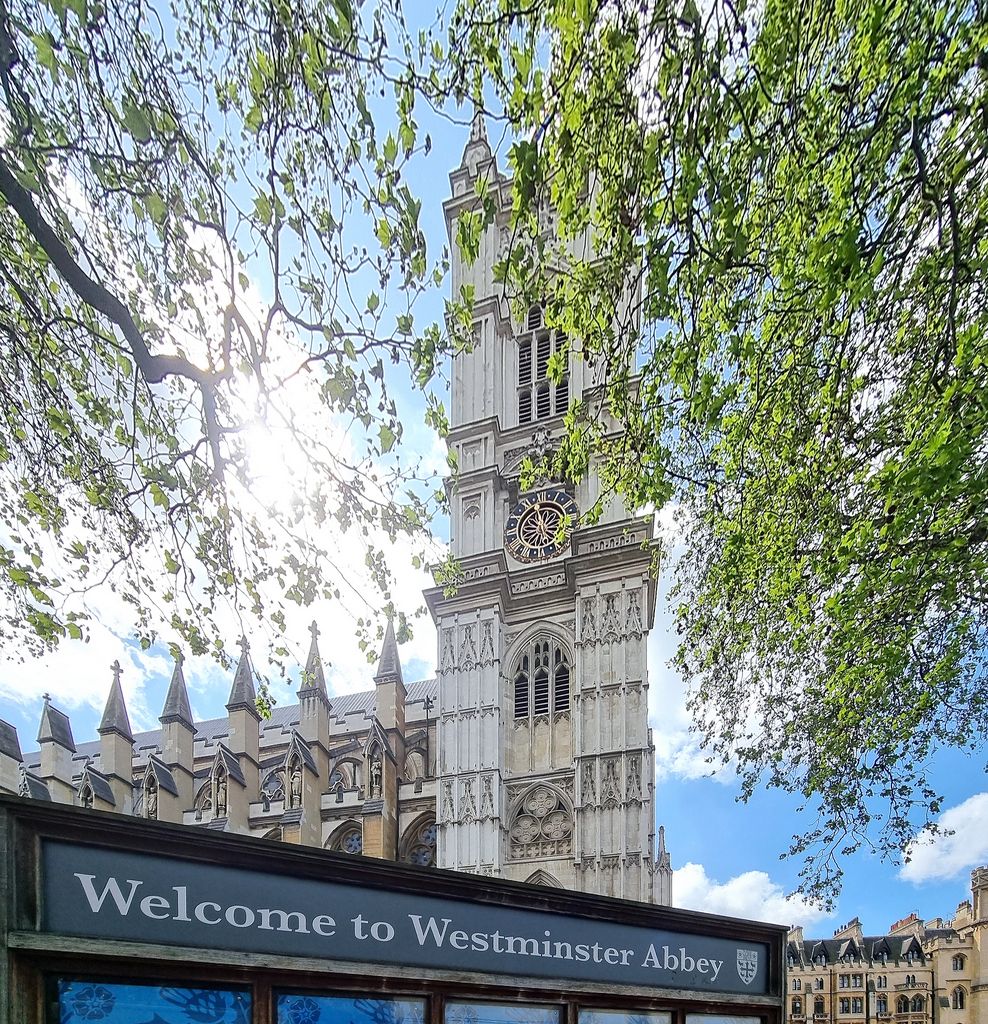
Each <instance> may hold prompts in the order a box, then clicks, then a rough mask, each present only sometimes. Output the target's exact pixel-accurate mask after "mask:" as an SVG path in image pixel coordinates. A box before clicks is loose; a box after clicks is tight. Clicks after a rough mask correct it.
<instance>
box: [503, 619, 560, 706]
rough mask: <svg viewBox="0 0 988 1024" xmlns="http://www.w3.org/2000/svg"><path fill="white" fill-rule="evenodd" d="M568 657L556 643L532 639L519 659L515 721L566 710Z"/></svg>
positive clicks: (540, 637) (515, 680) (516, 680)
mask: <svg viewBox="0 0 988 1024" xmlns="http://www.w3.org/2000/svg"><path fill="white" fill-rule="evenodd" d="M569 682H570V670H569V657H568V655H567V653H566V650H565V648H564V647H563V646H562V644H560V643H559V641H557V640H553V639H550V638H548V637H545V636H537V637H535V638H534V639H533V640H532V641H531V642H529V644H528V645H527V646H526V647H525V649H524V650H523V651H522V653H521V655H520V656H519V658H518V668H517V671H516V672H515V678H514V685H515V718H528V717H529V715H548V714H549V712H550V711H553V712H556V713H559V712H562V711H569V700H570V693H569Z"/></svg>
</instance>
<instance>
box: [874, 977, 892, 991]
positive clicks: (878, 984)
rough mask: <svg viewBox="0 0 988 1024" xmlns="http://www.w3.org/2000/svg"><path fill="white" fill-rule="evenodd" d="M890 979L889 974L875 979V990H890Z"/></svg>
mask: <svg viewBox="0 0 988 1024" xmlns="http://www.w3.org/2000/svg"><path fill="white" fill-rule="evenodd" d="M888 987H889V979H888V975H887V974H879V975H876V977H875V988H888Z"/></svg>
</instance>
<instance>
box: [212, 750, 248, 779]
mask: <svg viewBox="0 0 988 1024" xmlns="http://www.w3.org/2000/svg"><path fill="white" fill-rule="evenodd" d="M216 756H217V757H218V758H219V759H220V760H221V761H222V762H223V765H224V767H225V768H226V771H227V774H228V775H229V776H230V778H231V779H233V781H234V782H239V783H240V785H241V786H246V785H247V780H246V779H245V778H244V773H243V772H242V771H241V770H240V759H239V758H238V757H237V755H236V754H234V753H233V751H231V750H230V749H229V748H228V747H227V746H225V745H224V744H223V743H221V744H220V745H219V748H218V750H217V751H216Z"/></svg>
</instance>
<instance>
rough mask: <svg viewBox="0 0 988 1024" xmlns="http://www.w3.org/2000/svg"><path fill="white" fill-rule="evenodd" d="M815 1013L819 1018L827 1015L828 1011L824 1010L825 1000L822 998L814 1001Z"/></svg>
mask: <svg viewBox="0 0 988 1024" xmlns="http://www.w3.org/2000/svg"><path fill="white" fill-rule="evenodd" d="M813 1013H814V1014H815V1015H816V1016H817V1017H823V1016H825V1015H826V1013H827V1011H826V1009H825V1008H824V1003H823V999H822V998H821V997H820V996H817V997H816V999H814V1000H813Z"/></svg>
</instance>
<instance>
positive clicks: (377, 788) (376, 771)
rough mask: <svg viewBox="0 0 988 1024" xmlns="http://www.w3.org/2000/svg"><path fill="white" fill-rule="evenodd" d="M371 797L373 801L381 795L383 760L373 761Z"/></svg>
mask: <svg viewBox="0 0 988 1024" xmlns="http://www.w3.org/2000/svg"><path fill="white" fill-rule="evenodd" d="M370 795H371V798H372V799H373V798H374V797H379V796H380V795H381V759H380V758H379V757H375V758H373V759H372V760H371V788H370Z"/></svg>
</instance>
